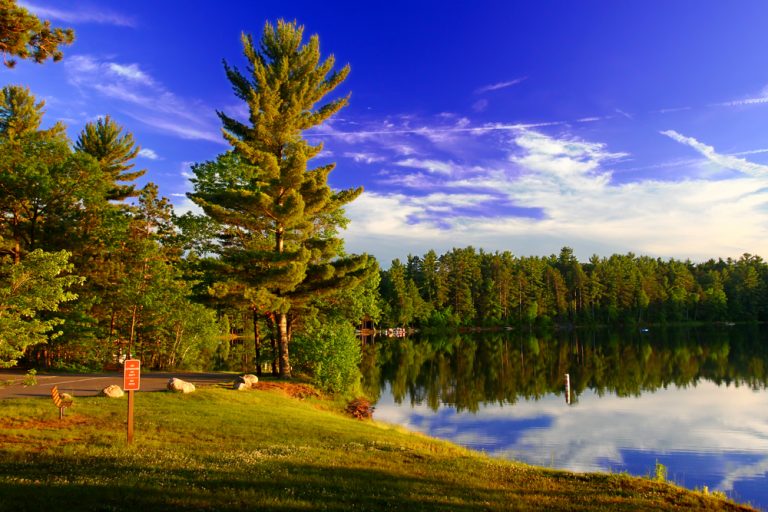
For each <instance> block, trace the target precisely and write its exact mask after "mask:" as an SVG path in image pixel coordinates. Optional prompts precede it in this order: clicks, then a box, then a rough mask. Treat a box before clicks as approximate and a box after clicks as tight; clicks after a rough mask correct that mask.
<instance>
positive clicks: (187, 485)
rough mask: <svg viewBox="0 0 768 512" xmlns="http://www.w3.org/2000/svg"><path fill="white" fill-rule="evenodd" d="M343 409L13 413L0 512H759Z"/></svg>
mask: <svg viewBox="0 0 768 512" xmlns="http://www.w3.org/2000/svg"><path fill="white" fill-rule="evenodd" d="M337 406H338V404H334V403H333V402H324V401H320V400H315V399H307V400H298V399H294V398H289V397H287V396H286V395H284V394H283V393H281V392H279V391H258V390H257V391H251V392H236V391H230V390H226V389H222V388H203V389H199V390H198V391H197V392H195V393H193V394H190V395H176V394H171V393H139V394H137V396H136V423H135V440H134V443H133V444H132V445H130V446H129V445H127V444H126V440H125V438H126V434H125V419H126V408H127V401H126V399H125V398H123V399H117V400H114V399H108V398H96V397H94V398H78V399H77V400H76V403H75V406H74V407H73V409H70V410H68V411H67V417H65V419H64V420H63V421H61V422H60V421H59V420H58V410H57V409H56V408H55V407H54V406H53V405H52V403H51V402H50V400H44V399H14V400H4V401H2V403H0V461H2V463H0V511H6V510H7V511H14V512H19V511H26V510H30V511H31V510H35V511H37V510H46V511H57V510H62V511H63V510H67V511H69V510H86V511H88V510H94V511H97V510H103V511H110V510H132V511H137V512H150V511H155V510H159V511H163V510H167V511H178V510H217V511H232V512H234V511H238V512H241V511H244V510H280V511H294V510H295V511H299V510H334V511H346V510H386V511H390V510H459V511H462V510H684V509H689V510H750V509H748V508H747V507H741V506H738V505H735V504H733V503H731V502H728V501H725V500H723V499H721V498H719V497H716V496H715V497H713V496H712V495H711V494H710V495H707V494H705V493H704V492H693V491H687V490H684V489H682V488H679V487H676V486H673V485H670V484H667V483H662V482H653V481H650V480H648V479H640V478H634V477H630V476H627V475H613V474H574V473H569V472H564V471H555V470H549V469H541V468H536V467H532V466H527V465H524V464H518V463H512V462H505V461H500V460H496V459H492V458H489V457H487V456H484V455H482V454H478V453H474V452H470V451H468V450H465V449H462V448H460V447H457V446H455V445H452V444H449V443H447V442H443V441H438V440H434V439H430V438H426V437H424V436H421V435H418V434H413V433H409V432H405V431H403V430H402V429H399V428H396V427H392V426H387V425H382V424H378V423H375V422H363V421H357V420H353V419H349V418H346V417H344V416H342V415H341V414H339V413H337V412H334V411H332V410H329V409H333V408H336V407H337Z"/></svg>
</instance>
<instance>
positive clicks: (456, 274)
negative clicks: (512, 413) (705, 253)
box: [381, 247, 768, 327]
mask: <svg viewBox="0 0 768 512" xmlns="http://www.w3.org/2000/svg"><path fill="white" fill-rule="evenodd" d="M767 292H768V264H767V263H766V262H765V261H764V260H763V259H762V258H761V257H760V256H756V255H751V254H744V255H742V256H741V257H740V258H739V259H737V260H734V259H732V258H727V259H725V260H723V259H722V258H719V259H717V260H715V259H710V260H708V261H705V262H703V263H693V262H691V261H678V260H675V259H662V258H652V257H650V256H637V255H635V254H632V253H629V254H614V255H611V256H609V257H600V256H597V255H595V256H592V257H591V258H590V259H589V261H588V262H586V263H581V262H579V261H578V260H577V259H576V258H575V257H574V255H573V251H572V250H571V249H570V248H569V247H563V248H562V250H561V251H560V254H558V255H551V256H548V257H538V256H514V255H513V254H512V253H511V252H509V251H504V252H499V251H496V252H493V253H490V252H486V251H484V250H482V249H480V250H476V249H475V248H473V247H466V248H460V249H459V248H455V249H453V250H451V251H449V252H446V253H445V254H442V255H440V256H438V255H437V253H436V252H435V251H428V252H427V253H426V254H424V255H423V256H412V255H410V256H408V258H407V260H406V262H405V263H403V262H401V261H400V260H399V259H396V260H394V261H393V262H392V264H391V266H390V268H389V269H388V270H387V271H385V272H383V273H382V279H381V296H382V299H383V302H384V306H383V310H384V314H385V318H387V320H388V321H389V322H391V323H395V324H399V325H408V326H422V327H427V326H431V327H441V326H442V327H445V326H456V327H459V326H465V327H470V326H509V325H523V326H529V327H531V326H540V327H543V326H551V325H560V326H576V325H581V326H583V325H618V324H622V325H626V324H631V325H634V324H644V323H657V324H664V323H670V322H763V321H765V320H768V308H767V304H766V297H768V295H767Z"/></svg>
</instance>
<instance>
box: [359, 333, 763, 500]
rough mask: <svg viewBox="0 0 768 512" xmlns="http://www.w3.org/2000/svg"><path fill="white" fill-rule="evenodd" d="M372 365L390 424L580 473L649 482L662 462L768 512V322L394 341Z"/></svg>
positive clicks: (693, 482) (679, 475)
mask: <svg viewBox="0 0 768 512" xmlns="http://www.w3.org/2000/svg"><path fill="white" fill-rule="evenodd" d="M362 369H363V373H364V385H365V387H366V391H367V393H369V394H370V396H373V397H377V403H376V412H375V418H376V419H378V420H381V421H386V422H390V423H394V424H399V425H403V426H405V427H408V428H409V429H412V430H415V431H419V432H423V433H425V434H428V435H431V436H434V437H438V438H443V439H447V440H450V441H453V442H455V443H457V444H460V445H463V446H467V447H470V448H474V449H477V450H482V451H485V452H486V453H489V454H491V455H493V456H498V457H503V458H507V459H511V460H517V461H522V462H527V463H531V464H536V465H541V466H547V467H554V468H561V469H568V470H572V471H613V472H623V471H626V472H628V473H631V474H633V475H638V476H649V475H653V474H654V468H655V466H656V463H657V462H659V463H661V464H663V465H664V466H666V468H667V470H668V478H669V479H670V480H672V481H674V482H675V483H677V484H680V485H683V486H685V487H688V488H701V487H703V486H707V487H709V489H710V490H721V491H725V492H726V493H727V494H728V496H730V497H732V498H734V499H736V500H737V501H740V502H748V503H751V504H752V505H754V506H757V507H759V508H762V509H764V510H768V392H767V391H766V385H767V384H768V330H767V329H765V328H758V327H757V326H747V327H744V326H734V327H727V326H720V327H709V328H688V329H684V328H677V329H672V328H669V329H661V328H658V329H657V328H650V329H648V330H647V331H640V330H639V329H638V330H627V331H625V332H614V331H608V330H598V331H581V330H572V331H569V332H561V333H557V334H555V335H550V336H534V335H531V334H529V333H527V332H526V333H517V332H503V333H483V334H461V335H457V334H453V335H448V336H446V335H432V336H427V335H422V336H419V337H418V338H404V339H392V338H389V339H386V338H385V339H378V340H377V341H376V342H375V343H373V344H368V345H366V346H365V351H364V358H363V365H362ZM566 374H567V375H568V380H569V382H570V395H566V387H565V381H566Z"/></svg>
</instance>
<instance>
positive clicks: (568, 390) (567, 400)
mask: <svg viewBox="0 0 768 512" xmlns="http://www.w3.org/2000/svg"><path fill="white" fill-rule="evenodd" d="M565 403H566V404H568V405H571V375H570V374H568V373H566V374H565Z"/></svg>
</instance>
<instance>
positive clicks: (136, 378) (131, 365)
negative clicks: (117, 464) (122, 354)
mask: <svg viewBox="0 0 768 512" xmlns="http://www.w3.org/2000/svg"><path fill="white" fill-rule="evenodd" d="M140 387H141V361H139V360H138V359H126V360H125V364H124V365H123V390H124V391H127V392H128V427H127V429H128V432H127V433H128V444H131V443H132V442H133V392H134V391H138V390H139V388H140Z"/></svg>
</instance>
